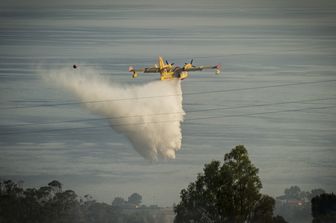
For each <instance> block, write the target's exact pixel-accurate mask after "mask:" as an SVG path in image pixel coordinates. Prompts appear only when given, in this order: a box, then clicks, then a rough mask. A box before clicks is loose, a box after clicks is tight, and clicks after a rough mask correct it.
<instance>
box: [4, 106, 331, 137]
mask: <svg viewBox="0 0 336 223" xmlns="http://www.w3.org/2000/svg"><path fill="white" fill-rule="evenodd" d="M329 108H336V105H332V106H323V107H310V108H301V109H287V110H278V111H268V112H267V111H266V112H255V113H246V114H232V115H219V116H208V117H198V118H190V119H187V120H186V122H187V123H185V124H190V123H188V121H194V120H206V119H217V118H219V119H220V118H228V117H230V118H231V117H249V116H255V115H264V114H276V113H283V112H300V111H305V110H315V109H329ZM171 122H180V120H164V121H153V122H139V123H122V124H110V125H102V126H91V127H78V128H62V129H47V130H37V131H29V132H7V133H0V135H14V134H15V135H16V134H34V133H45V132H57V131H70V130H82V129H99V128H105V127H118V126H129V125H132V126H134V125H148V124H150V125H154V124H162V123H171Z"/></svg>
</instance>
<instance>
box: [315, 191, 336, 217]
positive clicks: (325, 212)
mask: <svg viewBox="0 0 336 223" xmlns="http://www.w3.org/2000/svg"><path fill="white" fill-rule="evenodd" d="M311 203H312V216H313V218H314V219H313V223H335V222H336V195H335V194H333V193H331V194H327V193H324V194H321V195H318V196H316V197H314V198H313V199H312V201H311Z"/></svg>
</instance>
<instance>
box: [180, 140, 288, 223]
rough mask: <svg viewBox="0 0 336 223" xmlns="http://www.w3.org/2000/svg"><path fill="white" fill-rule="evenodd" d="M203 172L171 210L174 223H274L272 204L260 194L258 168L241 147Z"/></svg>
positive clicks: (207, 165) (208, 165)
mask: <svg viewBox="0 0 336 223" xmlns="http://www.w3.org/2000/svg"><path fill="white" fill-rule="evenodd" d="M203 171H204V173H202V174H198V176H197V179H196V181H195V182H192V183H190V184H189V186H188V188H187V189H183V190H182V191H181V194H180V197H181V201H180V203H179V204H177V205H176V207H175V212H176V218H175V222H176V223H179V222H223V223H225V222H229V223H232V222H234V223H243V222H268V223H271V222H276V221H275V219H274V218H273V208H274V203H275V201H274V199H273V198H272V197H269V196H267V195H262V194H261V193H260V189H261V188H262V184H261V181H260V179H259V176H258V175H257V174H258V169H257V168H256V167H255V166H254V165H253V164H252V162H251V161H250V159H249V157H248V153H247V150H246V148H245V147H244V146H243V145H239V146H236V147H235V148H233V149H232V150H231V152H230V153H228V154H225V156H224V162H223V164H222V165H221V163H220V162H219V161H212V162H210V163H209V164H206V165H205V166H204V169H203ZM280 218H281V217H280ZM282 220H283V219H282Z"/></svg>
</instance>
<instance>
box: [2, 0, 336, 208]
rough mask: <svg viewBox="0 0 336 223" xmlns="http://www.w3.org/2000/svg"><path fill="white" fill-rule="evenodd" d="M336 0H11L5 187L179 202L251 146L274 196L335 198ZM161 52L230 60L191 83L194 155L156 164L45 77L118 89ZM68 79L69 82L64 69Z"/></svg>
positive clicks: (186, 88)
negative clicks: (206, 169) (217, 164)
mask: <svg viewBox="0 0 336 223" xmlns="http://www.w3.org/2000/svg"><path fill="white" fill-rule="evenodd" d="M335 12H336V6H335V1H299V0H297V1H261V0H260V1H251V0H249V1H247V0H246V1H219V0H218V1H215V0H211V1H173V2H172V1H94V2H93V1H50V2H47V1H1V3H0V117H1V121H0V177H1V178H2V179H6V178H12V179H15V180H20V179H23V180H24V181H25V185H27V186H34V187H37V186H42V185H45V184H47V183H48V182H49V181H51V180H53V179H58V180H59V181H61V182H62V183H63V184H64V186H65V187H66V188H71V189H74V190H75V191H76V192H79V193H80V194H81V195H83V194H85V193H89V194H92V195H93V197H94V198H96V199H97V200H101V201H106V202H111V201H112V199H113V197H115V196H123V197H127V196H129V195H130V194H131V193H133V192H138V193H140V194H142V195H143V197H144V201H145V202H146V203H147V204H149V203H153V202H154V203H158V204H159V205H171V204H172V203H173V202H177V201H178V196H179V192H180V190H181V189H182V188H185V187H186V186H187V185H188V183H189V182H191V181H193V180H194V179H195V178H196V174H197V173H198V172H201V171H202V168H203V165H204V164H205V163H206V162H209V161H211V160H214V159H216V160H222V159H223V156H224V154H225V153H227V152H229V151H230V149H231V148H233V147H234V146H235V145H238V144H244V145H245V146H246V147H247V149H248V151H249V153H250V157H251V159H252V161H253V162H254V163H255V165H256V166H257V167H258V168H259V169H260V176H261V179H262V182H263V186H264V189H263V190H264V192H265V193H269V194H271V195H279V194H280V193H281V192H282V191H283V189H284V188H285V187H289V186H291V185H299V186H300V187H301V188H303V189H305V190H310V189H312V188H317V187H322V188H325V189H326V190H327V191H334V192H335V191H336V181H335V179H336V178H335V177H336V175H335V173H336V164H335V162H334V159H335V155H336V150H335V139H336V137H335V135H336V134H335V133H336V129H335V127H336V125H335V124H336V123H335V122H336V121H335V120H336V119H335V114H336V109H335V107H336V92H335V84H336V76H335V75H336V74H335V70H336V69H335V68H336V67H335V66H336V65H335V61H336V54H335V52H336V38H335V37H336V26H335V17H336V16H335V15H336V13H335ZM158 55H162V56H164V57H165V58H167V59H168V60H169V61H172V62H175V63H176V64H181V65H183V64H184V62H186V61H190V59H192V58H194V61H195V62H194V63H195V64H196V65H206V64H217V63H220V64H222V67H223V72H222V74H221V75H220V76H215V75H213V73H212V72H204V73H194V74H192V75H191V77H190V78H188V79H187V80H185V81H183V82H182V92H183V94H184V95H183V108H184V110H185V111H186V116H185V121H184V122H183V123H182V149H181V150H180V151H178V152H177V153H176V159H175V160H160V161H156V162H153V163H152V162H150V161H147V160H145V159H144V158H143V157H141V156H140V155H139V154H138V153H137V152H136V151H135V150H134V149H133V148H132V145H131V143H130V142H129V141H128V140H127V138H126V137H125V136H124V135H122V134H119V133H117V132H116V131H114V130H113V129H111V128H110V127H109V122H108V121H106V120H105V119H104V118H103V117H101V116H99V115H97V114H94V113H92V112H91V111H89V110H87V109H86V108H85V107H84V106H82V105H81V104H80V103H78V102H79V100H78V98H77V97H76V96H75V95H73V94H71V92H67V91H65V90H64V89H62V88H59V87H57V86H55V85H53V84H52V83H50V82H49V83H48V82H45V81H44V80H43V78H41V77H43V76H45V75H47V74H49V73H50V72H54V73H55V72H56V73H57V72H59V73H64V72H65V70H67V69H68V68H71V66H72V64H74V63H76V64H78V65H79V66H80V68H81V71H83V72H86V71H90V72H92V73H95V74H99V75H101V76H104V78H107V79H109V81H110V82H111V83H114V84H136V85H141V84H144V83H150V82H152V81H155V80H157V78H158V77H157V76H155V75H153V76H150V75H142V76H141V78H139V79H136V80H131V79H130V74H129V73H128V71H127V69H128V66H129V65H136V66H145V65H152V64H154V63H156V60H157V57H158ZM65 73H66V72H65Z"/></svg>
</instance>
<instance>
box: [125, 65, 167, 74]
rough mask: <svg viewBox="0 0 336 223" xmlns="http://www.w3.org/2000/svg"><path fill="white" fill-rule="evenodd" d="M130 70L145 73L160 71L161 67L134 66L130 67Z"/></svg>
mask: <svg viewBox="0 0 336 223" xmlns="http://www.w3.org/2000/svg"><path fill="white" fill-rule="evenodd" d="M128 71H129V72H133V73H137V72H143V73H159V72H160V68H158V67H145V68H138V69H134V68H133V67H132V66H130V67H129V68H128Z"/></svg>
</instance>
